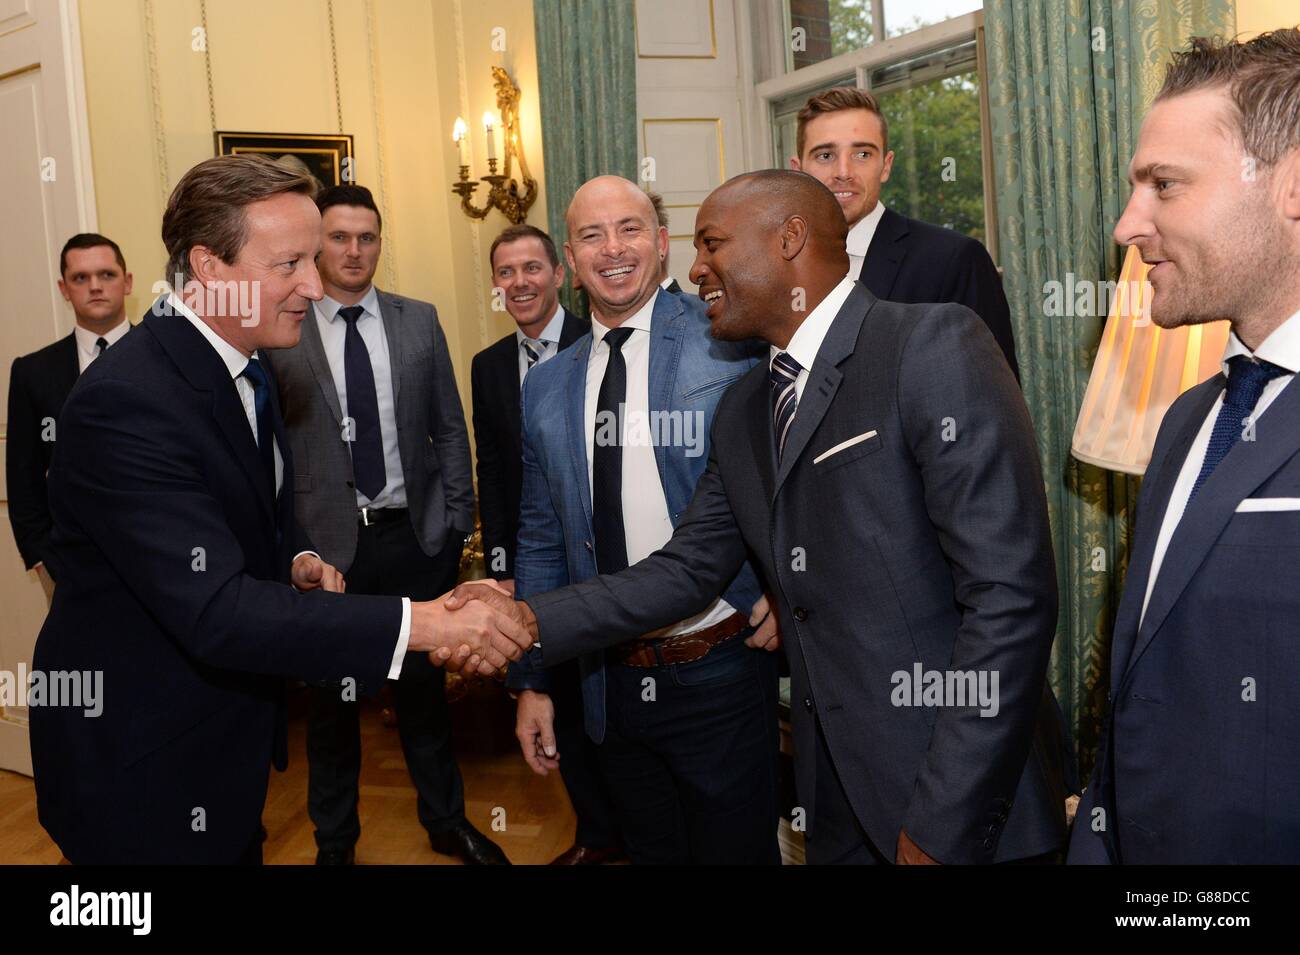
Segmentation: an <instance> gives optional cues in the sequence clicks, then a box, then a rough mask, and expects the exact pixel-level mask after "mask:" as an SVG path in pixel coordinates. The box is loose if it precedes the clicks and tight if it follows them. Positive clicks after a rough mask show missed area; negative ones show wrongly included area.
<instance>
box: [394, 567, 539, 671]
mask: <svg viewBox="0 0 1300 955" xmlns="http://www.w3.org/2000/svg"><path fill="white" fill-rule="evenodd" d="M483 589H485V590H487V591H488V592H490V593H492V594H496V595H498V596H500V598H501V600H503V601H506V602H508V603H513V602H514V601H512V600H510V598H509V597H506V596H505V595H504V594H500V592H499V591H496V590H493V589H492V588H483ZM447 598H448V594H443V595H442V596H441V597H439V598H438V599H436V600H427V601H422V602H416V601H412V602H411V637H410V641H409V642H408V643H407V649H408V650H414V651H425V652H427V653H428V654H429V659H430V660H432V661H433V663H434V665H435V666H448V667H449V668H451V669H460V668H462V667H469V668H470V669H471V670H472V671H476V672H478V673H479V675H481V676H494V675H495V674H496V672H497V671H498V670H500V669H501V668H502V667H503V666H505V665H506V663H507V661H509V660H518V659H519V658H520V657H521V656H523V654H524V651H525V650H526V649H528V647H530V646H532V643H533V641H532V638H531V637H530V636H529V634H528V632H527V631H526V630H524V629H523V627H521V626H520V625H519V623H518V622H517V621H516V620H515V619H514V617H512V616H510V615H507V614H503V613H501V612H500V610H498V609H496V608H495V607H494V606H492V605H491V604H490V603H488V602H487V601H484V600H476V601H472V602H471V603H470V605H469V606H466V607H463V608H462V609H460V610H458V611H457V612H456V613H455V614H453V613H452V612H451V611H450V610H448V609H447V608H446V607H445V606H444V603H445V602H446V601H447Z"/></svg>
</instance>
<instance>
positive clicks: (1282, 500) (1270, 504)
mask: <svg viewBox="0 0 1300 955" xmlns="http://www.w3.org/2000/svg"><path fill="white" fill-rule="evenodd" d="M1246 511H1300V497H1248V498H1246V499H1245V500H1243V501H1242V502H1241V503H1240V504H1238V505H1237V513H1238V514H1241V513H1243V512H1246Z"/></svg>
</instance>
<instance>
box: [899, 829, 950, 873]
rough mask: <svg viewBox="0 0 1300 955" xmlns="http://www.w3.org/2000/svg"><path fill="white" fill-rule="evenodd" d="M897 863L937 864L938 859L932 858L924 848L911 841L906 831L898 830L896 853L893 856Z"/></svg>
mask: <svg viewBox="0 0 1300 955" xmlns="http://www.w3.org/2000/svg"><path fill="white" fill-rule="evenodd" d="M894 862H895V863H897V864H898V865H939V864H940V863H939V860H938V859H932V858H930V856H928V855H926V854H925V850H924V849H922V848H921V847H920V846H918V845H917V844H916V843H915V842H913V841H912V840H911V839H910V838H909V837H908V835H907V833H906V832H903V831H902V830H899V833H898V854H897V855H896V856H895V857H894Z"/></svg>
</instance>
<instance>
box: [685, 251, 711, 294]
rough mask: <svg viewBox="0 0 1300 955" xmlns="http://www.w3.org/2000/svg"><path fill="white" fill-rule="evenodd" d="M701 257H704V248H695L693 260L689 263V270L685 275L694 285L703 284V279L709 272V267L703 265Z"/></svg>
mask: <svg viewBox="0 0 1300 955" xmlns="http://www.w3.org/2000/svg"><path fill="white" fill-rule="evenodd" d="M703 258H704V250H703V249H698V250H696V252H695V261H694V262H692V263H691V270H690V271H689V272H687V273H686V277H687V278H689V279H690V280H691V281H692V282H693V283H694V284H696V285H703V284H704V280H705V279H706V278H707V277H708V274H709V267H708V266H707V265H705V264H704V262H703V261H701V260H702V259H703Z"/></svg>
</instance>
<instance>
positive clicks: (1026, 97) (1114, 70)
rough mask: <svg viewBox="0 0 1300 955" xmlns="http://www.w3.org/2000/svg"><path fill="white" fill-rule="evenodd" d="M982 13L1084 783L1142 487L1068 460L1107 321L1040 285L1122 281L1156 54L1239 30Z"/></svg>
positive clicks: (1126, 7) (1017, 1)
mask: <svg viewBox="0 0 1300 955" xmlns="http://www.w3.org/2000/svg"><path fill="white" fill-rule="evenodd" d="M984 23H985V38H986V44H987V51H988V98H989V113H990V118H991V120H992V133H993V169H994V179H995V182H996V188H997V208H998V230H999V243H1000V248H1001V259H1002V262H1001V264H1002V267H1003V282H1004V284H1005V286H1006V293H1007V299H1008V300H1009V301H1010V303H1011V316H1012V323H1013V327H1014V331H1015V336H1016V353H1017V356H1018V358H1019V360H1020V368H1021V377H1022V383H1023V386H1024V391H1025V399H1026V401H1028V403H1029V410H1030V413H1031V414H1032V416H1033V419H1034V427H1035V429H1036V431H1037V434H1038V441H1039V447H1040V450H1041V452H1042V457H1043V473H1044V479H1045V481H1046V484H1047V500H1048V508H1049V511H1050V515H1051V522H1052V534H1053V538H1054V544H1055V548H1056V561H1057V582H1058V585H1059V589H1060V598H1061V608H1060V616H1059V618H1058V620H1057V632H1056V644H1055V646H1054V648H1053V651H1052V662H1051V670H1050V674H1051V681H1052V688H1053V690H1055V692H1056V695H1057V699H1058V700H1060V703H1061V706H1062V708H1063V710H1064V711H1065V716H1066V720H1067V723H1068V724H1069V725H1070V726H1071V727H1072V729H1073V733H1074V739H1075V745H1076V747H1077V749H1078V756H1079V764H1080V771H1081V773H1083V774H1085V776H1084V778H1085V779H1086V773H1088V772H1090V771H1091V767H1092V763H1093V760H1094V758H1095V753H1096V747H1097V737H1098V734H1099V732H1100V729H1101V721H1102V719H1103V718H1104V715H1105V707H1106V692H1107V689H1108V686H1109V675H1110V634H1111V628H1112V624H1113V622H1114V619H1115V612H1116V610H1117V609H1118V606H1119V597H1120V593H1121V589H1122V587H1123V582H1124V571H1125V569H1126V568H1127V564H1128V549H1129V548H1128V545H1129V540H1130V538H1131V535H1132V529H1133V524H1134V520H1135V517H1136V515H1135V508H1136V504H1137V489H1138V481H1137V480H1136V479H1133V478H1129V477H1126V476H1125V475H1123V474H1118V473H1112V472H1109V471H1105V470H1102V469H1100V468H1097V467H1093V466H1091V465H1085V464H1082V463H1080V462H1079V461H1076V460H1075V459H1074V458H1073V457H1071V455H1070V439H1071V436H1072V435H1073V433H1074V422H1075V417H1076V416H1077V414H1078V411H1079V407H1080V405H1081V404H1082V401H1083V394H1084V390H1085V389H1086V387H1087V384H1088V375H1089V372H1090V371H1091V370H1092V361H1093V358H1094V356H1095V354H1096V349H1097V344H1098V341H1099V339H1100V336H1101V330H1102V326H1103V325H1104V323H1105V315H1100V316H1095V317H1089V318H1064V317H1053V318H1049V317H1046V316H1045V314H1044V297H1045V296H1044V284H1045V283H1046V282H1049V281H1057V282H1061V283H1067V282H1068V280H1067V275H1068V274H1069V273H1073V275H1074V276H1075V279H1076V281H1085V280H1086V281H1096V280H1107V279H1115V278H1116V277H1117V275H1118V273H1119V266H1120V263H1121V249H1120V248H1119V247H1118V246H1116V245H1115V243H1114V241H1113V239H1112V238H1111V234H1110V233H1111V230H1112V229H1113V228H1114V225H1115V222H1116V221H1117V220H1118V218H1119V216H1120V213H1121V212H1122V210H1123V206H1124V203H1125V202H1126V201H1127V199H1128V185H1127V167H1128V162H1129V160H1130V159H1131V158H1132V155H1133V150H1134V147H1135V145H1136V142H1137V135H1138V130H1139V128H1140V126H1141V121H1142V117H1143V115H1144V114H1145V112H1146V110H1147V107H1148V106H1149V105H1150V103H1151V100H1152V99H1153V98H1154V96H1155V94H1156V91H1157V90H1158V89H1159V87H1160V83H1161V81H1162V80H1163V77H1164V64H1165V63H1166V62H1167V61H1168V58H1169V53H1170V52H1171V51H1172V50H1174V49H1177V48H1180V47H1183V46H1185V45H1186V42H1187V39H1188V37H1191V36H1200V35H1212V34H1216V33H1217V34H1222V35H1231V34H1232V33H1234V32H1235V10H1234V7H1233V4H1232V0H985V3H984ZM1066 287H1067V288H1068V285H1067V286H1066Z"/></svg>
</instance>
